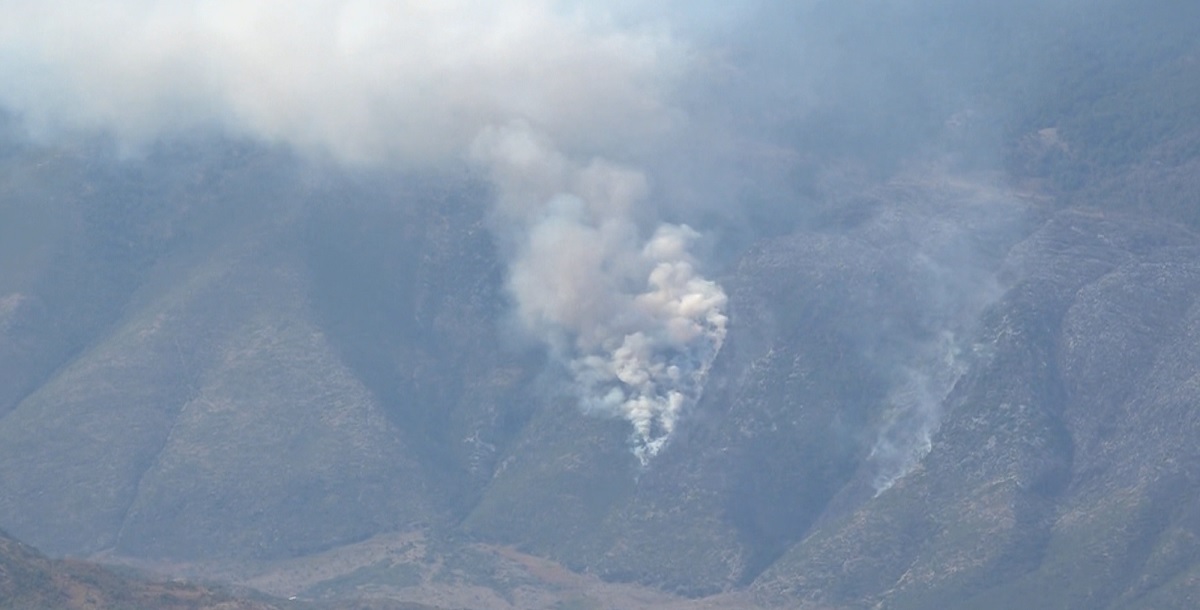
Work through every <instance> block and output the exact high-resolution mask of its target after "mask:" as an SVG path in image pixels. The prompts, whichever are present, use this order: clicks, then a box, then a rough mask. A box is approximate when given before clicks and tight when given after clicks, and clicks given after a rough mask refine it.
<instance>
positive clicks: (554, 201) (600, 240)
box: [473, 124, 727, 465]
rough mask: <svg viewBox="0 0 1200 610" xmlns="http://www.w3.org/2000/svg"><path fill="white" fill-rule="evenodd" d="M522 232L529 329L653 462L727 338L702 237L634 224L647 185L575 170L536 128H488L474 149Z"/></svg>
mask: <svg viewBox="0 0 1200 610" xmlns="http://www.w3.org/2000/svg"><path fill="white" fill-rule="evenodd" d="M473 154H474V157H475V158H476V159H477V160H478V161H479V162H481V163H484V164H485V165H487V166H488V167H489V168H490V169H491V172H492V178H493V182H494V183H495V184H496V185H497V187H498V189H499V191H500V196H499V206H498V216H499V217H500V218H499V222H500V223H501V224H504V225H507V228H506V229H505V231H509V232H515V233H516V234H518V235H519V236H520V237H519V239H517V240H516V243H517V245H516V252H515V253H514V254H513V256H512V259H511V263H510V265H511V267H510V277H509V284H508V288H509V291H510V293H511V294H512V296H513V299H514V301H515V303H516V305H517V312H516V313H517V316H518V319H519V322H520V324H521V326H522V327H523V328H524V329H526V330H527V331H528V332H530V333H532V334H533V335H535V336H537V337H539V338H541V339H542V340H543V341H545V342H546V344H547V345H548V346H550V348H551V351H552V353H553V354H554V355H555V356H556V357H558V358H559V359H560V360H561V361H563V362H564V363H565V364H566V367H567V369H568V371H569V372H570V374H571V376H572V378H573V379H574V382H575V389H576V392H577V393H578V395H579V398H580V403H581V405H582V406H583V408H584V409H585V410H587V411H589V412H593V413H600V414H608V415H619V416H621V417H623V418H625V419H626V420H628V421H629V422H630V423H631V424H632V426H633V435H632V439H631V440H632V444H633V450H634V453H635V455H636V456H637V457H638V459H639V461H640V462H641V463H642V464H643V465H646V464H647V463H648V462H649V460H650V459H651V458H652V457H654V456H655V455H656V454H657V453H658V452H659V451H660V450H661V449H662V448H663V447H664V446H665V444H666V443H667V441H668V440H669V438H670V436H671V433H672V432H673V431H674V430H675V427H676V424H677V422H678V420H679V417H680V416H681V414H682V413H683V411H684V410H685V409H686V408H687V407H688V406H689V405H690V404H692V403H694V402H695V401H696V400H697V399H698V398H699V396H700V393H701V391H702V390H703V387H704V381H705V378H706V377H707V374H708V370H709V367H710V366H711V365H712V361H713V359H714V358H715V357H716V354H717V352H718V351H719V350H720V349H721V344H722V343H723V342H724V340H725V332H726V324H727V318H726V316H725V314H724V313H723V309H724V306H725V302H726V296H725V293H724V291H723V290H722V289H721V287H720V286H718V285H717V284H716V283H715V282H713V281H711V280H708V279H705V278H704V277H703V276H701V275H700V274H699V273H698V271H697V269H696V260H695V259H694V258H693V257H692V255H691V254H690V253H689V250H688V248H689V246H690V244H691V242H692V241H693V240H694V239H696V238H697V237H699V235H698V234H697V233H696V232H695V231H694V230H692V229H691V228H690V227H688V226H686V225H673V224H662V225H660V226H659V227H658V228H657V229H656V230H655V231H654V232H653V234H652V235H651V236H649V237H648V238H645V239H643V238H642V237H641V235H640V232H639V228H638V226H637V224H636V223H635V222H634V221H633V219H632V212H633V210H634V208H635V207H636V206H637V205H638V204H639V203H640V202H642V201H643V200H644V198H645V197H646V195H647V184H646V179H645V177H644V176H643V175H642V174H641V173H639V172H637V171H635V170H631V169H629V168H624V167H621V166H619V165H616V164H613V163H611V162H609V161H606V160H603V159H593V160H591V161H590V162H589V163H587V164H586V165H581V164H578V163H574V162H572V161H571V160H569V159H567V158H566V157H565V156H564V155H563V154H561V153H560V152H558V151H556V150H555V149H554V148H553V145H552V144H551V143H550V142H549V140H548V139H547V138H545V137H542V136H540V135H539V134H537V133H535V132H533V131H532V130H531V129H530V128H529V127H528V126H527V125H522V124H513V125H508V126H505V127H503V128H494V129H489V130H487V131H485V132H484V133H483V134H482V135H481V136H480V138H479V139H478V140H477V141H476V143H475V145H474V147H473Z"/></svg>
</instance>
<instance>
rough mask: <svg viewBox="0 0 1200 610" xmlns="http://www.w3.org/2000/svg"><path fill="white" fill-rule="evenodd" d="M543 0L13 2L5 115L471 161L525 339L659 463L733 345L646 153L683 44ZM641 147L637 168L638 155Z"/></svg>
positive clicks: (377, 156) (52, 123) (327, 151)
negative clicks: (662, 201) (485, 186)
mask: <svg viewBox="0 0 1200 610" xmlns="http://www.w3.org/2000/svg"><path fill="white" fill-rule="evenodd" d="M627 22H628V20H627V19H626V20H624V21H622V23H625V25H622V26H620V27H618V26H617V25H615V24H616V23H617V20H615V19H611V18H609V17H608V16H606V15H604V14H602V13H600V12H598V11H596V10H593V7H590V6H589V5H588V4H587V3H575V4H572V5H566V4H564V3H561V2H551V1H549V0H505V1H498V2H472V1H467V0H438V1H437V2H431V1H427V0H398V1H396V0H393V1H383V0H313V1H307V2H284V1H282V0H262V1H255V2H243V1H238V0H179V1H175V2H170V3H166V2H154V1H151V0H116V1H113V2H105V3H100V4H96V3H87V2H81V1H54V0H50V1H47V2H27V1H21V0H0V82H3V83H4V84H3V85H0V105H2V106H3V107H5V108H6V109H8V110H9V111H11V112H14V113H16V114H17V115H18V116H19V117H21V118H22V119H23V122H24V124H25V125H26V126H27V127H28V128H29V129H30V131H31V132H32V133H34V134H35V135H38V136H40V137H45V138H54V137H59V136H62V135H64V134H66V135H70V134H72V133H74V132H84V133H87V132H94V131H100V132H104V133H108V134H110V135H112V136H113V137H114V138H115V140H116V141H117V142H119V143H120V144H121V145H122V147H124V148H126V149H127V150H130V151H135V152H136V151H137V150H138V149H139V148H141V147H143V146H145V145H148V144H150V143H153V142H154V141H156V140H158V139H160V138H162V137H173V136H186V135H188V134H190V133H195V132H201V131H205V130H219V131H221V132H223V133H225V134H227V135H231V136H234V137H248V138H253V139H256V140H259V141H262V142H266V143H271V144H278V145H285V146H288V147H291V148H292V149H295V150H298V151H301V152H303V153H306V154H309V155H312V156H315V157H317V158H326V159H332V160H334V161H337V162H341V163H348V164H367V165H381V166H388V165H392V166H402V167H408V168H412V167H429V166H437V165H440V164H446V163H455V162H461V161H462V160H464V159H466V160H469V162H473V163H477V164H480V165H481V166H482V167H484V168H485V169H486V170H487V171H488V172H489V173H490V175H491V176H492V178H493V180H494V186H495V191H496V193H497V198H498V202H497V207H496V213H495V223H494V224H495V227H496V229H497V238H498V240H499V241H500V242H501V243H502V248H501V249H502V250H503V251H504V252H505V254H506V255H507V256H509V257H510V259H509V281H508V285H509V289H510V292H511V295H512V296H513V299H514V301H515V305H516V310H517V311H516V314H517V318H518V320H519V321H520V324H521V326H522V327H523V328H524V329H525V330H526V331H528V332H529V333H531V334H532V335H533V336H535V337H537V338H539V339H541V340H543V341H545V342H546V344H547V345H548V346H549V347H550V349H551V350H552V352H553V353H554V354H556V355H557V356H558V357H560V358H561V359H562V361H563V362H564V363H565V364H566V367H567V368H568V370H569V371H570V372H571V374H572V375H573V377H574V381H575V386H576V389H577V391H578V393H579V395H580V397H581V398H580V401H581V404H582V405H583V406H584V408H586V409H587V410H589V411H594V412H601V413H609V414H614V415H620V416H622V417H624V418H626V419H627V420H628V421H629V422H630V423H631V425H632V427H633V430H634V432H633V445H634V451H635V453H636V454H637V455H638V457H639V459H640V460H641V461H642V462H643V463H646V461H647V460H649V459H650V458H651V457H653V456H654V455H655V454H656V453H657V452H658V451H659V450H660V449H661V448H662V447H663V446H664V444H665V443H666V442H667V440H668V439H669V437H670V435H671V432H672V431H673V430H674V429H675V427H676V425H677V422H678V419H679V417H680V414H681V413H682V412H683V410H684V409H686V407H687V406H688V404H689V403H691V402H692V401H694V400H696V399H697V398H698V396H699V395H700V392H701V389H702V387H703V384H704V379H705V376H706V373H707V371H708V368H709V366H710V365H711V363H712V360H713V358H714V357H715V355H716V353H717V351H718V350H719V349H720V347H721V343H722V341H723V339H724V336H725V326H726V318H725V316H724V315H723V314H722V308H723V306H724V303H725V295H724V293H723V292H722V290H721V288H720V287H719V286H718V285H716V284H715V283H713V282H712V281H710V280H706V279H704V278H703V277H702V276H700V275H699V274H698V272H697V269H696V260H694V258H693V257H692V256H691V255H690V254H689V250H688V248H689V244H690V242H692V240H694V239H695V238H696V237H697V235H696V233H695V232H694V231H692V230H691V229H690V228H688V227H687V226H683V225H662V226H660V227H658V228H657V229H656V230H653V231H649V230H647V229H646V227H645V223H646V221H647V219H653V218H654V216H655V215H654V213H653V211H652V210H647V209H646V208H647V206H648V205H649V202H650V201H651V199H650V188H649V182H648V180H647V179H646V178H645V176H643V175H642V173H641V172H639V171H637V170H636V169H631V168H629V167H624V166H622V165H621V164H619V163H616V162H612V161H608V160H605V157H607V158H622V157H625V158H628V157H636V156H637V151H638V150H639V149H640V147H642V146H653V143H654V142H656V141H663V140H664V139H665V138H666V137H667V136H668V135H669V134H670V132H671V131H672V130H673V129H675V128H676V127H677V126H678V124H679V122H680V121H681V120H682V119H681V118H680V113H678V112H676V111H675V110H674V109H673V108H672V105H671V103H670V97H671V91H672V87H673V86H674V84H675V82H676V81H677V80H678V79H679V76H680V74H681V72H682V71H684V70H685V69H686V66H687V63H688V52H687V50H686V47H685V45H683V44H681V43H680V42H678V41H677V40H674V39H672V38H671V36H669V35H667V34H665V33H663V32H661V31H655V30H653V29H650V28H645V27H635V26H632V25H629V24H628V23H627ZM631 151H632V152H631Z"/></svg>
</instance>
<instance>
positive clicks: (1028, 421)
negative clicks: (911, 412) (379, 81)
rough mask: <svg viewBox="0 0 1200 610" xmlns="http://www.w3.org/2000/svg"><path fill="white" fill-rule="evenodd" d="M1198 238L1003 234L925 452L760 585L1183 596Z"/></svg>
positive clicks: (992, 599) (948, 600) (1092, 232)
mask: <svg viewBox="0 0 1200 610" xmlns="http://www.w3.org/2000/svg"><path fill="white" fill-rule="evenodd" d="M1198 246H1200V241H1198V240H1197V236H1195V235H1194V234H1191V233H1189V232H1186V231H1183V230H1180V229H1178V228H1175V227H1171V226H1169V225H1156V224H1154V223H1145V222H1139V221H1137V220H1135V219H1133V218H1128V217H1117V218H1107V217H1105V216H1103V215H1097V214H1082V213H1068V214H1064V215H1059V216H1057V217H1055V218H1054V219H1052V220H1051V221H1050V222H1048V223H1047V224H1046V225H1045V226H1044V227H1042V228H1041V229H1040V230H1039V231H1038V232H1037V233H1036V234H1034V235H1033V236H1032V237H1030V238H1029V239H1027V240H1025V241H1024V242H1022V243H1021V244H1020V245H1019V246H1017V247H1016V248H1014V250H1013V253H1012V255H1010V257H1009V260H1008V261H1007V265H1008V272H1009V273H1010V274H1012V275H1013V277H1014V279H1015V282H1014V284H1013V286H1012V287H1011V288H1010V289H1009V290H1008V291H1007V292H1006V294H1005V296H1004V297H1003V298H1002V299H1001V300H1000V301H998V302H997V303H996V305H995V306H993V307H992V308H990V309H989V310H988V312H987V314H986V315H985V317H984V321H983V324H982V326H981V328H980V331H979V334H978V335H977V336H976V340H975V341H976V344H975V352H976V353H975V355H974V356H973V362H972V364H971V366H970V368H969V369H968V370H967V372H966V373H965V375H964V376H963V378H962V379H961V380H960V381H959V383H958V384H957V385H956V386H955V389H954V391H953V392H952V393H951V394H950V396H949V397H948V398H947V401H946V405H945V408H946V410H947V414H946V419H945V421H944V422H943V424H942V426H941V428H940V429H939V431H938V433H937V435H936V436H935V437H934V439H933V444H932V450H931V451H930V453H929V455H928V457H926V458H925V460H923V462H922V463H921V465H920V467H919V468H918V469H917V470H915V471H914V472H913V473H912V474H910V475H909V476H908V477H906V478H904V479H901V480H900V481H898V482H897V484H896V485H895V486H894V487H893V488H891V489H888V490H886V491H884V492H883V493H881V494H879V495H878V496H877V497H876V498H875V499H873V500H872V501H871V502H868V503H866V504H864V505H863V506H862V507H860V508H859V509H858V510H855V511H853V512H850V513H847V514H843V515H837V516H836V517H835V518H833V519H831V520H830V521H829V522H828V523H826V524H825V525H824V526H823V527H822V528H820V529H819V530H817V531H815V532H814V533H813V534H812V535H811V536H810V537H809V538H807V539H805V540H804V541H803V542H802V543H800V544H798V545H796V546H795V547H793V548H792V549H790V550H789V551H788V553H787V554H786V555H785V556H784V557H783V558H782V559H781V560H780V561H779V562H777V563H776V564H775V565H773V566H772V567H771V568H770V569H769V570H768V571H767V573H765V574H764V575H763V576H762V577H760V578H759V580H758V581H757V582H756V583H755V589H756V590H757V591H759V592H760V593H761V594H762V596H763V598H764V599H767V600H774V601H776V602H779V603H785V604H787V605H791V604H793V603H795V602H796V600H797V599H805V600H808V601H810V602H812V603H817V604H830V605H835V606H840V605H846V606H850V607H857V606H858V605H860V604H864V605H868V606H869V605H874V604H881V606H880V607H889V608H925V607H929V606H931V605H933V606H938V605H946V604H951V605H960V604H961V605H967V606H970V607H973V608H992V607H994V608H1005V607H1012V606H1013V605H1015V604H1019V603H1027V602H1028V600H1039V602H1038V603H1039V604H1044V605H1046V606H1050V607H1060V608H1109V607H1111V608H1151V607H1160V606H1159V604H1165V606H1162V607H1186V606H1188V605H1190V603H1194V601H1195V596H1196V595H1197V589H1196V584H1197V583H1196V580H1195V574H1196V570H1197V569H1198V568H1200V555H1198V554H1197V552H1196V550H1197V549H1196V548H1195V547H1194V546H1193V545H1194V540H1195V539H1196V536H1197V533H1198V532H1197V531H1196V529H1195V528H1196V522H1195V519H1194V517H1193V515H1194V514H1195V511H1194V508H1193V507H1194V506H1195V504H1194V502H1195V498H1196V497H1197V492H1198V491H1200V489H1198V488H1197V481H1196V479H1195V478H1194V476H1193V471H1194V464H1195V463H1196V460H1197V459H1198V458H1200V455H1198V454H1197V451H1196V446H1195V443H1194V439H1195V438H1196V434H1197V433H1198V432H1200V430H1197V428H1196V425H1197V420H1196V417H1195V409H1194V404H1193V403H1194V400H1195V396H1194V394H1192V391H1191V387H1192V384H1193V383H1194V377H1195V375H1196V369H1195V368H1194V365H1193V364H1191V363H1194V362H1195V360H1194V359H1195V357H1196V356H1195V354H1194V353H1193V352H1194V351H1195V349H1194V345H1195V343H1194V341H1193V340H1192V339H1191V338H1190V334H1191V333H1192V332H1193V330H1192V329H1193V328H1194V326H1195V320H1194V318H1195V315H1196V313H1197V310H1196V298H1197V296H1200V292H1198V291H1200V283H1198V280H1200V276H1197V271H1198V270H1200V268H1198V267H1197V266H1196V261H1197V258H1196V255H1197V254H1198V253H1200V252H1198V251H1197V247H1198ZM1166 422H1170V423H1169V424H1168V423H1166Z"/></svg>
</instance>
